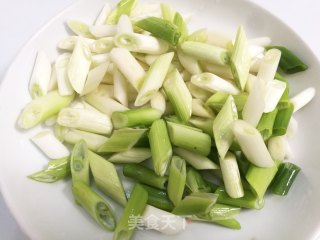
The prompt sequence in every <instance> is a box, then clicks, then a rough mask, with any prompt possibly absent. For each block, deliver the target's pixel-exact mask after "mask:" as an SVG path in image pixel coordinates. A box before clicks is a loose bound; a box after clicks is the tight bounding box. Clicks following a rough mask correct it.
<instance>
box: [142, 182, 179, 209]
mask: <svg viewBox="0 0 320 240" xmlns="http://www.w3.org/2000/svg"><path fill="white" fill-rule="evenodd" d="M142 187H143V188H144V189H145V190H146V191H147V192H148V204H149V205H151V206H154V207H156V208H160V209H162V210H165V211H169V212H171V211H172V209H173V208H174V206H173V204H172V202H171V201H170V199H169V198H168V193H167V192H166V191H164V190H160V189H157V188H154V187H150V186H148V185H143V184H142Z"/></svg>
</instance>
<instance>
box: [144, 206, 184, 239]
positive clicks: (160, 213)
mask: <svg viewBox="0 0 320 240" xmlns="http://www.w3.org/2000/svg"><path fill="white" fill-rule="evenodd" d="M165 219H170V220H169V221H170V224H168V222H167V221H168V220H165ZM142 222H143V225H144V226H146V227H147V228H148V229H153V230H156V231H159V232H161V233H164V234H166V235H174V234H178V233H180V232H182V231H183V230H185V228H186V220H185V218H183V217H180V216H177V215H174V214H172V213H170V212H166V211H164V210H161V209H159V208H155V207H153V206H151V205H147V206H146V208H145V210H144V212H143V215H142Z"/></svg>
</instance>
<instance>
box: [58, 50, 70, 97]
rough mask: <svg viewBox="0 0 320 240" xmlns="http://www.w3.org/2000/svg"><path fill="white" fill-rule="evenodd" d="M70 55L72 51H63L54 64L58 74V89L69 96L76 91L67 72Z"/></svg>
mask: <svg viewBox="0 0 320 240" xmlns="http://www.w3.org/2000/svg"><path fill="white" fill-rule="evenodd" d="M70 57H71V54H70V53H63V54H61V55H60V56H58V57H57V59H56V62H55V65H54V67H55V71H56V76H57V84H58V91H59V94H60V95H61V96H69V95H72V94H73V93H74V90H73V88H72V86H71V83H70V81H69V77H68V74H67V66H68V64H69V61H70Z"/></svg>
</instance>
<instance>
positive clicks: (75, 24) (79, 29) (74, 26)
mask: <svg viewBox="0 0 320 240" xmlns="http://www.w3.org/2000/svg"><path fill="white" fill-rule="evenodd" d="M67 25H68V27H69V28H70V30H71V31H72V32H74V33H75V34H77V35H78V36H82V37H86V38H93V36H92V34H91V33H90V31H89V26H88V25H87V24H85V23H83V22H81V21H78V20H68V21H67Z"/></svg>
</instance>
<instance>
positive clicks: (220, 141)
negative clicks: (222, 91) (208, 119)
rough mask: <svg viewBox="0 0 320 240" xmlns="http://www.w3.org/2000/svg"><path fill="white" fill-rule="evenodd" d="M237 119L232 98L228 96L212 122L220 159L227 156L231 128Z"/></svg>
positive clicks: (232, 137)
mask: <svg viewBox="0 0 320 240" xmlns="http://www.w3.org/2000/svg"><path fill="white" fill-rule="evenodd" d="M237 119H238V111H237V107H236V104H235V102H234V99H233V97H232V96H231V95H230V96H229V97H228V99H227V101H226V102H225V104H224V105H223V107H222V109H221V110H220V112H219V113H218V115H217V116H216V118H215V119H214V121H213V126H212V130H213V135H214V140H215V143H216V147H217V150H218V153H219V156H220V158H221V159H223V158H224V157H225V155H226V154H227V152H228V150H229V148H230V146H231V144H232V142H233V139H234V135H233V132H232V126H233V123H234V121H236V120H237Z"/></svg>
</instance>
